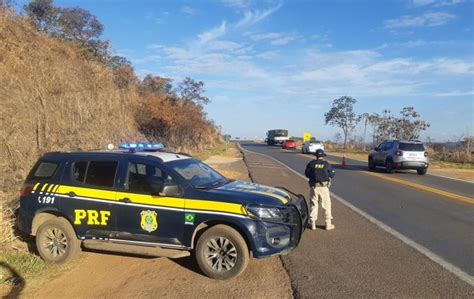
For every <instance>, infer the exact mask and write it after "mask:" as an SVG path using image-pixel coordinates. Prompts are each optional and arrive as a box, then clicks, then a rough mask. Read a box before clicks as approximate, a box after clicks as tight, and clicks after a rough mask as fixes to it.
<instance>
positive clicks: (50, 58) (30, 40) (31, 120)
mask: <svg viewBox="0 0 474 299" xmlns="http://www.w3.org/2000/svg"><path fill="white" fill-rule="evenodd" d="M0 103H1V108H0V157H1V159H0V161H1V162H0V163H1V164H0V173H1V177H0V186H1V191H3V194H1V197H2V198H0V203H2V202H5V201H7V202H9V201H11V200H13V199H12V196H13V195H17V194H18V191H19V188H20V186H21V183H20V182H21V181H22V180H23V179H24V177H25V175H26V173H27V172H28V171H29V169H30V168H31V166H32V164H33V163H34V162H35V161H36V159H37V158H38V156H40V155H41V154H43V153H45V152H49V151H55V150H62V151H64V150H77V149H95V148H104V147H105V145H106V144H107V143H114V144H116V143H117V142H119V141H121V140H126V139H127V138H130V139H131V140H137V139H140V138H141V139H143V136H141V135H140V134H139V133H138V130H137V124H136V122H135V121H134V111H135V107H134V106H135V105H136V103H137V93H136V92H135V91H133V90H124V89H121V90H120V89H118V88H117V87H116V86H115V84H114V81H113V74H112V72H111V71H110V70H109V69H107V68H106V67H105V66H104V65H103V64H101V63H99V62H97V61H94V60H90V59H89V60H88V59H85V58H84V57H83V56H81V53H80V51H78V50H77V49H75V48H74V47H73V46H71V45H69V44H68V43H67V42H64V41H60V40H57V39H54V38H50V37H47V36H45V35H43V34H41V33H38V32H37V31H36V30H34V28H32V27H31V26H30V25H29V24H28V23H27V22H26V21H25V20H24V19H22V18H21V17H19V16H18V15H16V14H15V13H13V12H10V11H8V10H3V11H0Z"/></svg>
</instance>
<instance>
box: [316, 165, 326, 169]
mask: <svg viewBox="0 0 474 299" xmlns="http://www.w3.org/2000/svg"><path fill="white" fill-rule="evenodd" d="M314 168H317V169H322V168H324V164H314Z"/></svg>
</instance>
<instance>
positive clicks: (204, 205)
mask: <svg viewBox="0 0 474 299" xmlns="http://www.w3.org/2000/svg"><path fill="white" fill-rule="evenodd" d="M186 209H187V210H205V211H214V212H224V213H232V214H238V215H247V212H246V211H245V209H244V207H243V206H242V205H240V204H235V203H227V202H218V201H210V200H196V199H186Z"/></svg>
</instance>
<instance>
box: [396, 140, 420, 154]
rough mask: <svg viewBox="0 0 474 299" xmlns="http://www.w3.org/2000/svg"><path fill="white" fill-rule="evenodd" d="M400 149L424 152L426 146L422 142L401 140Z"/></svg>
mask: <svg viewBox="0 0 474 299" xmlns="http://www.w3.org/2000/svg"><path fill="white" fill-rule="evenodd" d="M399 149H400V150H402V151H407V152H424V151H425V147H424V146H423V144H421V143H405V142H400V146H399Z"/></svg>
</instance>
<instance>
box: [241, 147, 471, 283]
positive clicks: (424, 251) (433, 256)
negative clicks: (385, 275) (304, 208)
mask: <svg viewBox="0 0 474 299" xmlns="http://www.w3.org/2000/svg"><path fill="white" fill-rule="evenodd" d="M239 147H240V149H242V150H243V151H246V152H250V153H253V154H257V155H262V156H265V157H267V158H270V159H272V160H274V161H275V162H277V163H278V164H280V165H282V166H284V167H285V168H286V169H288V170H289V171H291V172H293V173H294V174H296V175H297V176H298V177H300V178H302V179H304V180H305V181H307V180H308V179H307V178H306V177H305V176H304V175H302V174H300V173H299V172H297V171H296V170H294V169H292V168H290V167H289V166H287V165H286V164H284V163H283V162H281V161H279V160H277V159H275V158H273V157H272V156H269V155H266V154H262V153H257V152H253V151H249V150H247V149H244V148H243V147H241V146H240V144H239ZM331 196H332V197H334V198H335V199H336V200H338V201H339V202H340V203H342V204H343V205H345V206H346V207H348V208H349V209H351V210H353V211H354V212H356V213H357V214H359V215H361V216H362V217H364V218H366V219H367V220H369V221H370V222H372V223H373V224H375V225H377V226H378V227H379V228H381V229H382V230H384V231H386V232H387V233H389V234H391V235H392V236H394V237H396V238H397V239H399V240H400V241H402V242H403V243H405V244H407V245H408V246H410V247H412V248H413V249H415V250H417V251H418V252H420V253H421V254H423V255H424V256H426V257H427V258H429V259H430V260H432V261H433V262H435V263H437V264H438V265H440V266H441V267H443V268H444V269H446V270H448V271H449V272H451V273H453V274H454V275H456V276H457V277H458V278H459V279H461V280H463V281H464V282H466V283H468V284H469V285H471V286H473V287H474V277H473V276H471V275H469V274H468V273H466V272H464V271H463V270H461V269H459V268H458V267H456V266H454V265H453V264H451V263H450V262H448V261H446V260H445V259H443V258H442V257H440V256H439V255H437V254H436V253H434V252H432V251H431V250H429V249H428V248H426V247H424V246H422V245H420V244H418V243H416V242H415V241H413V240H412V239H410V238H408V237H406V236H404V235H403V234H401V233H400V232H398V231H396V230H394V229H393V228H391V227H390V226H388V225H386V224H385V223H383V222H381V221H379V220H377V219H375V218H374V217H372V216H370V215H369V214H367V213H366V212H364V211H362V210H361V209H359V208H357V207H355V206H354V205H352V204H351V203H349V202H348V201H346V200H345V199H342V198H341V197H339V196H337V195H336V194H334V193H332V192H331Z"/></svg>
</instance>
